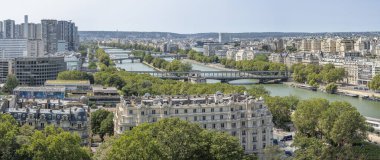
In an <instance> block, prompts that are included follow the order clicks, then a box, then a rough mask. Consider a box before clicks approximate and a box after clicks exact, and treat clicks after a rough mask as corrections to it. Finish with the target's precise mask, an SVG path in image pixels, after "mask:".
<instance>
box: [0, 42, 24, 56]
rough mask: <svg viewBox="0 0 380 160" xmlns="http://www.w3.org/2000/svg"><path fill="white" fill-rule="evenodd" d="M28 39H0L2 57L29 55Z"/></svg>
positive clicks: (0, 54)
mask: <svg viewBox="0 0 380 160" xmlns="http://www.w3.org/2000/svg"><path fill="white" fill-rule="evenodd" d="M27 48H28V40H27V39H0V58H16V57H23V56H27V51H28V49H27Z"/></svg>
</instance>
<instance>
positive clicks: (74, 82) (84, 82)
mask: <svg viewBox="0 0 380 160" xmlns="http://www.w3.org/2000/svg"><path fill="white" fill-rule="evenodd" d="M45 85H90V81H89V80H47V81H46V82H45Z"/></svg>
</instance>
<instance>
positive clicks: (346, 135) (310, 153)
mask: <svg viewBox="0 0 380 160" xmlns="http://www.w3.org/2000/svg"><path fill="white" fill-rule="evenodd" d="M292 118H293V122H294V125H295V127H296V129H297V132H296V136H295V140H294V146H296V147H298V148H299V149H297V150H296V159H348V158H349V159H356V158H359V157H362V156H365V155H363V154H358V153H357V152H356V151H355V148H354V147H353V146H354V144H358V143H363V142H364V140H365V139H366V138H367V126H366V123H365V118H364V117H363V116H362V115H360V113H359V112H358V111H357V110H356V108H355V107H353V106H351V104H349V103H347V102H332V103H329V102H328V101H327V100H324V99H310V100H304V101H301V102H300V103H299V104H298V106H297V110H296V111H295V113H294V114H293V117H292Z"/></svg>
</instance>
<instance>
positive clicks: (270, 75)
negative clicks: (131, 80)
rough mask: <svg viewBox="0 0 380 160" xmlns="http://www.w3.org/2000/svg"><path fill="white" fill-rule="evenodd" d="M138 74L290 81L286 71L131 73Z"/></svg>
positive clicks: (221, 79)
mask: <svg viewBox="0 0 380 160" xmlns="http://www.w3.org/2000/svg"><path fill="white" fill-rule="evenodd" d="M129 72H131V73H137V74H150V75H152V76H154V77H159V78H162V79H174V80H189V79H192V78H193V79H194V78H198V79H200V78H201V79H215V80H220V81H221V82H222V83H226V82H229V81H233V80H239V79H257V80H259V83H264V82H268V81H271V80H281V81H285V80H287V79H288V72H286V71H188V72H158V71H129Z"/></svg>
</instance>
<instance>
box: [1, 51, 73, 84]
mask: <svg viewBox="0 0 380 160" xmlns="http://www.w3.org/2000/svg"><path fill="white" fill-rule="evenodd" d="M0 65H1V66H0V70H1V72H0V83H4V82H5V80H6V77H7V75H8V74H14V75H16V77H17V79H18V80H19V82H20V84H21V85H28V86H40V85H43V84H44V83H45V81H46V80H54V79H56V78H57V76H58V73H59V72H61V71H64V70H66V63H65V62H64V57H18V58H0Z"/></svg>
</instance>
